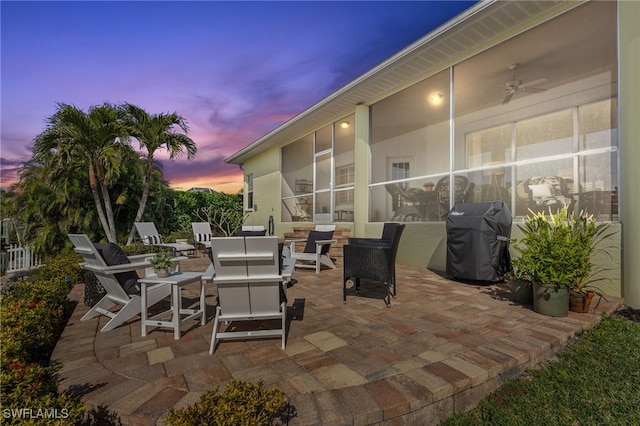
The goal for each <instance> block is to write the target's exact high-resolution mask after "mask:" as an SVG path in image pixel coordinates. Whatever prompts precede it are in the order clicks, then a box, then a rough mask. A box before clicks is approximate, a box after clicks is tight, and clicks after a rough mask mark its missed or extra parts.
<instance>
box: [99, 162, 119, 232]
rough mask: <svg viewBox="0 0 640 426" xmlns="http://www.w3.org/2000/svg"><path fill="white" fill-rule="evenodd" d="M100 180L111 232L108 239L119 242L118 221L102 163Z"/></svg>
mask: <svg viewBox="0 0 640 426" xmlns="http://www.w3.org/2000/svg"><path fill="white" fill-rule="evenodd" d="M98 173H99V174H98V181H99V182H100V189H101V192H102V200H103V202H104V211H105V215H106V216H107V223H108V224H109V234H108V235H107V239H108V240H109V242H110V243H114V244H117V243H118V239H117V235H116V221H115V220H114V218H113V208H112V207H111V197H110V196H109V188H107V184H106V182H105V180H104V169H103V168H102V165H100V164H99V165H98Z"/></svg>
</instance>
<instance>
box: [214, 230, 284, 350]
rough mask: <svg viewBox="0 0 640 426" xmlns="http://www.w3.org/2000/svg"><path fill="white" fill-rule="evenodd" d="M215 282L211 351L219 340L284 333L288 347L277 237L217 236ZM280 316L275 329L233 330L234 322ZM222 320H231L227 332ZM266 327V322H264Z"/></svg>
mask: <svg viewBox="0 0 640 426" xmlns="http://www.w3.org/2000/svg"><path fill="white" fill-rule="evenodd" d="M212 255H213V269H214V270H215V275H214V277H213V282H214V283H215V284H216V286H217V289H218V305H217V306H216V314H215V320H214V323H213V332H212V334H211V347H210V349H209V353H210V354H212V353H213V352H214V350H215V348H216V342H217V341H218V339H232V338H253V337H258V338H260V337H265V336H281V339H282V349H284V348H285V338H286V314H287V304H286V301H285V300H283V298H282V297H281V294H282V292H281V288H282V287H281V282H282V276H281V275H280V273H279V259H278V239H277V237H227V238H216V243H215V244H214V245H213V247H212ZM269 319H279V320H280V326H279V327H278V328H274V329H262V327H261V329H259V330H248V331H232V330H230V328H232V327H233V322H234V321H262V320H269ZM220 321H226V322H229V324H228V325H227V328H226V329H225V331H224V332H222V331H220V330H219V326H220ZM262 325H263V326H264V324H262Z"/></svg>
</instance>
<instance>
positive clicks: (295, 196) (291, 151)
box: [281, 135, 313, 222]
mask: <svg viewBox="0 0 640 426" xmlns="http://www.w3.org/2000/svg"><path fill="white" fill-rule="evenodd" d="M312 205H313V135H307V136H305V137H304V138H301V139H299V140H297V141H296V142H293V143H291V144H289V145H287V146H285V147H283V148H282V210H281V220H282V221H283V222H291V221H310V220H312V217H313V211H312Z"/></svg>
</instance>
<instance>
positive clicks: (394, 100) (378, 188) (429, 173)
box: [369, 69, 450, 221]
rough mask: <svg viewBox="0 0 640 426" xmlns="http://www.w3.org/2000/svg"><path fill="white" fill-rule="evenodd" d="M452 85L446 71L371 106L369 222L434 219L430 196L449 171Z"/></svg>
mask: <svg viewBox="0 0 640 426" xmlns="http://www.w3.org/2000/svg"><path fill="white" fill-rule="evenodd" d="M449 86H450V85H449V70H448V69H447V70H444V71H442V72H439V73H437V74H435V75H433V76H431V77H429V78H426V79H424V80H422V81H420V82H418V83H416V84H413V85H412V86H410V87H407V88H406V89H404V90H401V91H400V92H398V93H396V94H393V95H391V96H389V97H388V98H385V99H383V100H381V101H379V102H377V103H375V104H373V105H372V106H371V111H370V119H371V168H370V169H371V182H370V183H371V184H372V188H371V197H370V200H371V201H370V203H371V204H370V209H369V212H370V215H369V217H370V220H372V221H385V220H390V219H391V218H395V219H394V220H402V221H416V220H417V221H427V220H433V217H435V215H429V211H428V210H429V208H430V207H428V206H427V204H430V203H431V202H430V195H431V194H426V192H431V191H432V189H433V186H434V185H435V182H437V181H438V179H440V178H441V177H442V175H443V174H445V173H447V172H448V170H449V143H450V130H449V129H450V124H449V123H450V122H449V106H450V99H449ZM430 183H431V184H432V185H429V184H430ZM389 184H390V185H391V186H388V185H389ZM396 185H398V186H400V187H401V189H402V190H403V192H402V194H398V193H395V192H389V190H387V189H391V190H392V191H393V189H392V188H393V187H394V186H396ZM374 187H375V188H374ZM407 203H409V204H411V205H413V206H414V207H416V208H415V209H414V208H409V207H407ZM408 211H411V214H408V213H407V212H408Z"/></svg>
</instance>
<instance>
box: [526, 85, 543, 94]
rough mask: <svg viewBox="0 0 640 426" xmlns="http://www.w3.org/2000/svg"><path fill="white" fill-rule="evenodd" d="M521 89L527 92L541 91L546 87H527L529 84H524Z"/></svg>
mask: <svg viewBox="0 0 640 426" xmlns="http://www.w3.org/2000/svg"><path fill="white" fill-rule="evenodd" d="M522 90H524V91H525V92H529V93H541V92H546V91H547V89H543V88H542V87H529V86H524V88H523V89H522Z"/></svg>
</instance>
